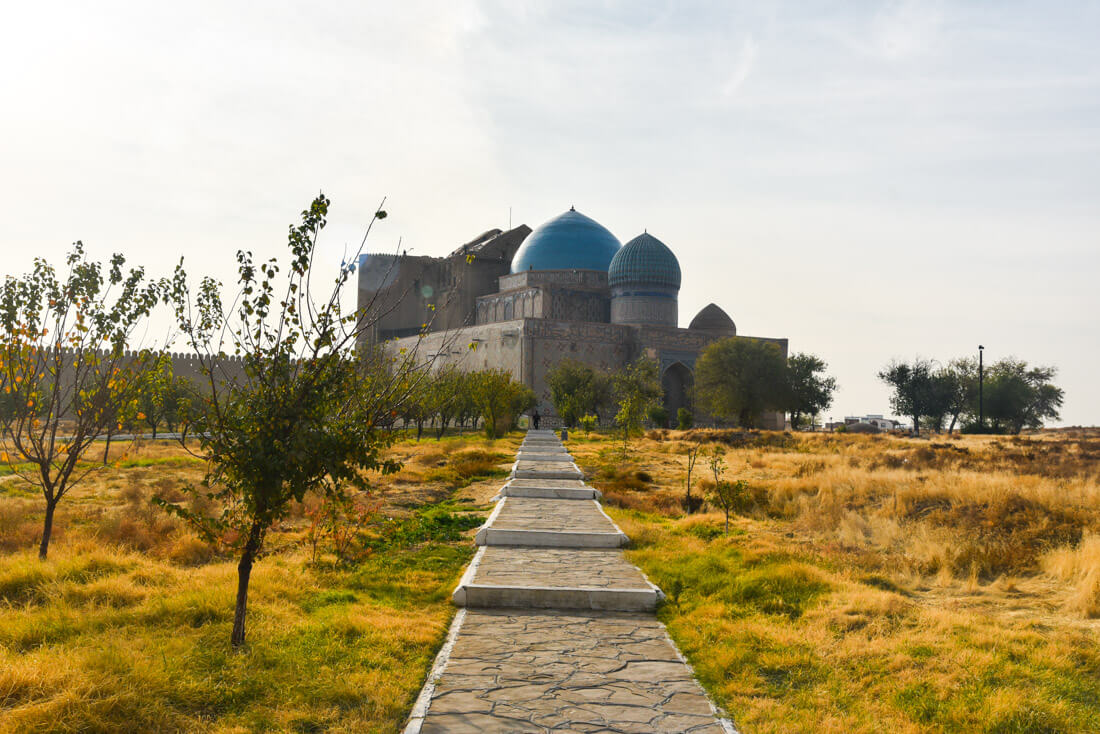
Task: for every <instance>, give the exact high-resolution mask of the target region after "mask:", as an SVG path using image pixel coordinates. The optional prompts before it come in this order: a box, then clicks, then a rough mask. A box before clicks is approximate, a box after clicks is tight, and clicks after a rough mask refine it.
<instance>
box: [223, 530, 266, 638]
mask: <svg viewBox="0 0 1100 734" xmlns="http://www.w3.org/2000/svg"><path fill="white" fill-rule="evenodd" d="M261 532H262V528H261V526H260V524H259V523H258V522H254V523H253V525H252V530H251V532H249V534H248V542H247V543H245V546H244V550H243V551H242V552H241V562H240V563H238V564H237V609H236V611H235V612H234V614H233V635H232V637H231V638H230V642H232V644H233V649H234V650H239V649H240V648H241V646H242V645H244V620H245V614H246V613H247V612H248V579H249V578H250V577H251V576H252V563H253V562H254V561H255V560H256V552H257V551H259V549H260V534H261Z"/></svg>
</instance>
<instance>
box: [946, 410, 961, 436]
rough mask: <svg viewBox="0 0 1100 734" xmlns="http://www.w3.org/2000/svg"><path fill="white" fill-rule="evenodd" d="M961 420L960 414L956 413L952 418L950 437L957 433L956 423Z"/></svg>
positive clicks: (948, 432) (948, 431) (949, 428)
mask: <svg viewBox="0 0 1100 734" xmlns="http://www.w3.org/2000/svg"><path fill="white" fill-rule="evenodd" d="M958 420H959V414H958V413H955V414H954V415H952V416H951V425H949V426H948V427H947V435H948V436H950V435H951V434H952V433H953V432H954V431H955V423H956V422H957V421H958Z"/></svg>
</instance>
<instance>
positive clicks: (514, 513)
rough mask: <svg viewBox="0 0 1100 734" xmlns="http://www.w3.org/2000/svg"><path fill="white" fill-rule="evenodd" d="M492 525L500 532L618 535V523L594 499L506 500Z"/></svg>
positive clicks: (516, 498)
mask: <svg viewBox="0 0 1100 734" xmlns="http://www.w3.org/2000/svg"><path fill="white" fill-rule="evenodd" d="M501 502H503V503H504V505H503V506H502V507H501V510H500V513H499V514H498V515H497V516H496V518H495V519H494V520H493V522H492V526H491V527H493V528H495V529H498V530H554V531H558V532H582V531H591V532H597V533H614V532H618V530H619V529H618V528H617V527H616V526H615V523H613V522H611V519H610V518H608V516H607V515H605V514H603V512H602V511H601V510H600V506H599V504H597V503H596V501H595V500H573V501H570V500H558V499H544V498H541V497H506V498H504V499H503V500H501Z"/></svg>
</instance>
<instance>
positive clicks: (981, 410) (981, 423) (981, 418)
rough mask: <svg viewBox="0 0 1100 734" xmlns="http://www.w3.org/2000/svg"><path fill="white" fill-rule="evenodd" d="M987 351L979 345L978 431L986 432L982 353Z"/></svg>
mask: <svg viewBox="0 0 1100 734" xmlns="http://www.w3.org/2000/svg"><path fill="white" fill-rule="evenodd" d="M984 349H985V347H983V346H982V345H981V344H979V345H978V430H979V431H981V432H983V433H984V432H985V401H984V399H983V398H984V396H983V394H982V393H983V391H984V385H983V383H984V382H985V372H984V364H983V361H982V352H983V350H984Z"/></svg>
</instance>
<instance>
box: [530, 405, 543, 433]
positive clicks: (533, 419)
mask: <svg viewBox="0 0 1100 734" xmlns="http://www.w3.org/2000/svg"><path fill="white" fill-rule="evenodd" d="M541 418H542V416H541V415H539V409H538V408H535V412H534V413H532V414H531V423H532V424H533V425H534V426H535V430H536V431H537V430H538V429H539V420H540V419H541Z"/></svg>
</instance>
